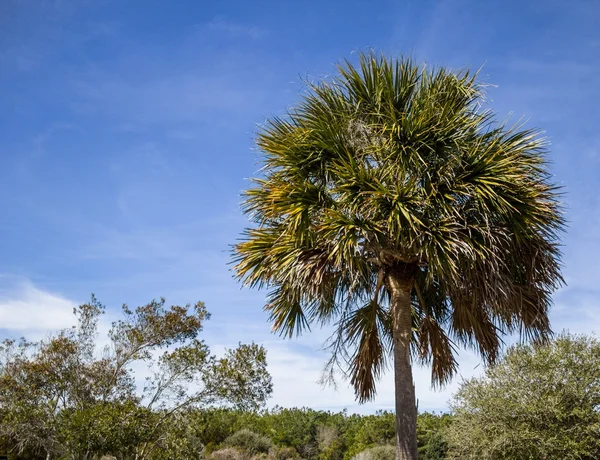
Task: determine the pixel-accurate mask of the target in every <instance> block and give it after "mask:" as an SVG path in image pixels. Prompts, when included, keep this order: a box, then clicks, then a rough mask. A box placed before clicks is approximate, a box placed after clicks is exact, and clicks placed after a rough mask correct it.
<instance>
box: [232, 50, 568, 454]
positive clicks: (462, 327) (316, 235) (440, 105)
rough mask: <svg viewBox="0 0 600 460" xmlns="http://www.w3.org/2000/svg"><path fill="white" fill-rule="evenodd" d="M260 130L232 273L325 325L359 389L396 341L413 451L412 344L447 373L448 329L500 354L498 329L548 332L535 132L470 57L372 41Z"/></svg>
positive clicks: (552, 243)
mask: <svg viewBox="0 0 600 460" xmlns="http://www.w3.org/2000/svg"><path fill="white" fill-rule="evenodd" d="M256 143H257V146H258V148H259V149H260V151H261V153H262V155H263V161H264V166H263V169H262V170H261V175H260V177H258V178H255V179H254V186H253V187H252V188H250V189H249V190H247V191H246V192H245V198H244V209H245V211H246V213H247V214H248V215H249V216H250V218H251V219H252V221H253V224H254V226H253V227H251V228H249V229H247V230H246V232H245V233H244V236H243V240H242V241H241V242H240V243H239V244H237V245H236V247H235V261H236V267H235V268H236V271H237V274H238V276H239V277H240V278H241V279H242V280H243V281H244V282H245V284H246V285H249V286H257V287H267V288H268V290H269V294H268V295H269V297H268V302H267V304H266V306H265V308H266V310H268V311H269V312H270V315H271V320H272V323H273V329H274V330H275V331H278V332H280V333H281V334H283V335H285V336H292V335H294V334H299V333H301V332H302V331H304V330H306V329H308V328H309V325H310V324H311V323H317V324H326V323H329V322H333V323H334V324H335V325H336V328H337V332H336V333H335V334H334V335H333V336H332V340H331V343H330V346H331V350H332V358H331V361H330V363H329V364H330V366H329V369H330V371H333V370H334V369H336V368H339V369H341V370H342V372H344V373H345V374H346V375H348V377H349V378H350V382H351V384H352V385H353V386H354V389H355V392H356V396H357V398H358V399H359V400H360V401H361V402H364V401H367V400H369V399H371V398H373V397H374V395H375V393H376V382H377V379H378V378H379V377H380V376H381V374H382V371H383V370H384V369H385V367H386V364H387V363H388V359H389V358H390V357H391V356H393V362H394V378H395V381H396V414H397V427H398V431H397V434H398V439H397V444H398V449H399V450H398V457H397V458H398V459H401V458H402V459H415V458H416V456H417V444H416V416H417V412H416V408H415V396H414V385H413V382H412V369H411V365H412V361H415V360H417V361H420V362H421V363H425V364H431V369H432V381H433V383H434V384H440V385H441V384H444V383H446V382H447V381H448V380H449V379H450V378H451V377H452V376H453V375H454V374H455V373H456V370H457V363H456V359H455V354H456V350H457V347H458V346H461V345H462V346H467V347H472V348H474V349H475V350H476V351H478V352H479V353H480V354H481V356H482V357H483V358H484V359H486V360H487V361H488V362H493V361H494V360H495V359H496V358H497V357H498V353H499V350H500V346H501V343H502V335H503V334H506V333H515V332H519V333H520V334H521V335H522V336H523V337H525V338H532V339H535V340H541V341H543V340H546V339H547V338H548V336H549V334H550V325H549V320H548V308H549V306H550V304H551V293H552V292H553V291H554V290H555V289H556V288H557V287H558V286H559V285H560V284H561V282H562V278H561V274H560V250H559V240H558V238H559V234H560V232H561V230H562V228H563V219H562V214H561V210H560V204H559V201H558V194H557V189H556V187H555V186H554V185H553V184H552V183H551V180H550V179H551V177H550V174H549V171H548V168H547V163H546V158H545V157H546V155H545V154H546V142H545V140H544V139H543V138H542V136H541V135H540V133H539V132H538V131H536V130H534V129H524V128H523V127H522V126H520V125H513V126H510V125H507V124H505V123H501V122H499V121H498V120H497V117H496V116H495V114H494V112H493V111H492V110H491V109H490V108H489V107H488V106H487V104H486V101H485V97H484V85H482V84H481V83H480V82H479V81H478V75H477V74H476V73H471V72H469V71H467V70H465V71H458V72H454V71H451V70H447V69H445V68H443V67H437V68H435V67H426V66H419V65H417V64H415V62H414V61H412V60H411V59H406V58H399V59H389V58H387V57H385V56H383V55H381V54H377V53H375V52H371V53H361V54H359V55H358V63H357V64H356V65H355V64H354V63H352V62H350V61H344V62H343V63H341V64H340V65H339V66H338V68H337V73H336V75H335V76H333V77H332V78H330V79H327V80H324V81H320V82H315V83H310V84H309V85H308V90H307V92H306V93H305V94H304V95H303V97H302V98H301V100H300V101H299V103H298V104H297V105H296V107H295V108H293V109H290V110H289V111H288V113H287V114H286V115H285V116H283V117H273V118H270V119H268V120H267V121H266V123H265V124H264V126H263V127H262V128H261V130H260V131H259V133H258V136H257V139H256Z"/></svg>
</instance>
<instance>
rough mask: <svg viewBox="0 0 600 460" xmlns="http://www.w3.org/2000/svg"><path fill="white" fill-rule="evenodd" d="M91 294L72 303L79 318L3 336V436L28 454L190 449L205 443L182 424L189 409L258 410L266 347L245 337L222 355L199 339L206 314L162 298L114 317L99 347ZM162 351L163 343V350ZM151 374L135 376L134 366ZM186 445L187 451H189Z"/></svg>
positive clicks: (153, 454) (263, 394)
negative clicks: (31, 337) (52, 331)
mask: <svg viewBox="0 0 600 460" xmlns="http://www.w3.org/2000/svg"><path fill="white" fill-rule="evenodd" d="M103 312H104V307H103V306H102V305H101V304H100V303H98V302H97V301H96V300H95V299H94V298H92V301H91V302H90V303H88V304H85V305H81V306H80V307H78V308H77V309H75V312H74V313H75V315H76V316H77V321H78V323H77V326H76V327H74V328H72V329H65V330H62V331H60V332H59V333H58V334H56V335H54V336H51V337H50V338H49V339H47V340H43V341H41V342H39V343H33V342H28V341H26V340H25V339H22V340H21V341H19V342H15V341H13V340H5V341H4V342H2V344H1V345H0V439H4V440H5V442H6V443H7V444H8V446H9V448H10V450H11V452H12V453H15V454H18V455H21V456H23V458H38V457H40V456H41V457H43V458H46V459H50V458H61V459H73V460H86V459H95V458H98V457H99V456H101V455H114V456H116V457H117V458H119V459H129V458H135V459H137V460H142V459H148V458H173V457H172V454H173V452H175V453H177V454H178V455H182V456H181V457H179V458H194V457H196V458H197V456H198V450H196V452H194V453H193V455H192V456H186V455H184V454H185V452H186V449H187V450H189V447H190V446H191V445H192V446H195V447H196V449H199V446H200V444H199V443H198V442H196V441H197V439H196V436H195V433H194V432H193V431H192V430H188V429H186V427H185V425H180V423H181V422H182V420H184V418H185V417H186V414H188V413H189V411H190V410H191V409H192V408H195V407H203V406H211V405H230V406H232V407H236V408H240V409H246V410H256V409H258V408H259V407H261V406H262V405H263V404H264V403H265V401H266V399H267V398H268V397H269V395H270V393H271V387H272V385H271V377H270V376H269V374H268V372H267V370H266V352H265V350H264V349H263V348H262V347H261V346H257V345H255V344H251V345H240V346H239V347H238V348H237V349H234V350H228V351H227V352H226V354H225V356H224V357H223V358H221V359H217V358H216V357H215V356H214V355H212V354H210V350H209V348H208V346H207V345H206V344H205V343H204V342H203V341H200V340H198V339H197V335H198V333H200V332H201V331H202V327H203V324H204V321H206V320H207V319H208V318H209V314H208V312H207V310H206V308H205V307H204V304H202V303H201V302H199V303H197V304H196V305H194V306H193V307H192V306H190V305H187V306H185V307H181V306H172V307H170V308H166V307H165V301H164V299H163V300H161V301H153V302H150V303H149V304H147V305H144V306H141V307H138V308H136V309H135V310H130V309H129V308H128V307H127V306H124V307H123V312H122V313H123V319H121V320H119V321H116V322H115V323H113V325H112V327H111V329H110V331H109V333H108V344H107V345H106V346H105V347H104V348H103V349H102V350H100V352H99V353H98V352H97V350H96V338H97V327H98V319H99V317H100V316H101V315H102V314H103ZM159 352H162V353H161V354H159ZM141 364H146V365H148V366H149V367H150V373H151V375H150V376H149V377H148V378H147V379H146V380H145V382H143V384H139V382H136V380H135V374H134V373H133V371H132V367H133V366H140V365H141ZM188 453H189V452H188Z"/></svg>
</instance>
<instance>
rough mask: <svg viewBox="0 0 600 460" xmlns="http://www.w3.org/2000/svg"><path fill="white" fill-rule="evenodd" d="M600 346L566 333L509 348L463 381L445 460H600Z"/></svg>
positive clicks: (448, 436)
mask: <svg viewBox="0 0 600 460" xmlns="http://www.w3.org/2000/svg"><path fill="white" fill-rule="evenodd" d="M599 408H600V341H599V340H598V339H597V338H595V337H586V336H577V335H569V334H567V333H563V334H562V335H560V336H559V337H558V338H557V339H556V340H555V341H553V342H552V343H550V344H545V345H541V344H536V345H530V346H523V345H520V346H515V347H512V348H511V349H510V350H509V351H508V352H507V354H506V356H505V357H504V358H503V359H502V361H501V362H499V363H498V364H496V365H495V366H492V367H490V368H488V369H487V370H486V372H485V375H484V376H483V377H479V378H473V379H471V380H468V381H466V382H464V383H463V384H462V386H461V388H460V390H459V392H458V393H457V395H456V396H455V399H454V401H453V409H454V412H455V416H454V420H453V423H452V424H450V426H449V427H448V428H447V430H446V437H447V440H448V442H449V444H450V458H453V459H461V460H470V459H472V460H475V459H482V458H488V459H494V460H496V459H497V460H504V459H505V460H509V459H538V458H539V459H542V458H543V459H546V460H592V459H597V458H600V410H599Z"/></svg>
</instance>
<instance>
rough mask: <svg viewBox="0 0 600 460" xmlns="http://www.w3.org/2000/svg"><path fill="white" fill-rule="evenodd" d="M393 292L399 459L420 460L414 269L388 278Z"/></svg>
mask: <svg viewBox="0 0 600 460" xmlns="http://www.w3.org/2000/svg"><path fill="white" fill-rule="evenodd" d="M387 281H388V287H389V289H390V293H391V312H392V316H393V342H394V381H395V390H396V460H417V455H418V452H417V407H416V402H415V385H414V382H413V376H412V367H411V358H410V342H411V337H412V307H411V298H410V293H411V291H412V288H413V285H414V276H413V274H412V273H410V270H406V269H403V270H399V271H394V272H393V273H390V274H389V275H388V280H387Z"/></svg>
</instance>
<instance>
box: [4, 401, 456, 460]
mask: <svg viewBox="0 0 600 460" xmlns="http://www.w3.org/2000/svg"><path fill="white" fill-rule="evenodd" d="M105 409H106V410H104V411H101V410H96V411H95V412H94V416H95V417H96V419H95V420H94V421H93V422H92V421H91V420H89V419H88V420H87V421H88V422H90V423H88V426H89V428H90V429H86V427H85V425H84V424H83V423H82V422H85V420H84V419H85V417H82V416H81V414H80V415H79V416H75V418H73V419H71V421H70V422H68V421H67V420H64V429H65V430H67V432H65V433H64V435H65V437H66V438H67V439H70V440H71V441H70V442H71V445H74V444H79V445H84V444H87V447H88V453H87V458H104V459H106V460H107V459H109V458H111V457H112V458H118V459H137V458H148V459H151V460H168V459H170V460H175V459H177V460H183V459H200V458H206V459H211V460H249V459H254V460H259V459H262V460H285V459H307V460H308V459H311V460H313V459H314V460H349V459H352V458H355V457H357V456H359V457H358V458H362V459H363V460H393V458H394V457H395V454H394V447H393V444H394V440H395V429H394V414H393V413H391V412H378V413H377V414H375V415H362V416H361V415H357V414H348V413H347V412H326V411H317V410H313V409H308V408H301V409H299V408H291V409H290V408H279V407H277V408H275V409H273V410H269V411H261V412H253V411H241V410H235V409H227V408H211V409H188V410H186V411H183V412H179V413H178V414H177V415H176V417H173V418H171V419H170V423H169V424H168V425H167V426H165V427H163V429H161V430H160V433H158V432H157V433H156V434H157V435H158V434H160V436H154V438H152V436H151V429H152V426H153V425H154V423H152V415H154V416H155V417H157V418H160V417H161V413H160V412H157V413H155V414H150V413H142V412H139V413H137V414H136V413H129V414H128V413H127V411H126V410H125V409H124V408H120V410H117V408H116V407H114V406H113V407H111V408H109V407H108V406H107V407H105ZM450 422H451V416H450V415H447V414H439V415H438V414H431V413H422V414H419V417H418V423H417V430H418V442H419V458H423V459H424V460H442V459H444V458H446V457H445V454H446V450H447V445H446V442H445V441H444V437H443V433H444V430H445V428H446V427H447V426H448V425H449V424H450ZM92 427H93V429H91V428H92ZM150 439H153V440H154V442H155V444H152V443H148V441H149V440H150ZM15 447H16V446H15V445H7V448H8V449H9V450H12V451H13V452H16V451H17V449H15ZM144 447H146V452H144ZM77 452H79V453H78V454H75V453H68V452H65V453H63V454H62V455H60V456H59V457H58V458H65V459H67V458H72V459H75V458H78V457H76V455H82V454H83V455H85V454H84V453H83V452H82V450H81V449H78V451H77ZM113 456H114V457H113ZM10 458H11V460H12V459H14V460H38V459H39V460H42V459H46V458H47V453H44V452H41V451H37V452H36V451H35V450H31V449H29V450H28V449H25V450H21V453H20V454H13V455H12V456H11V457H10ZM82 458H83V457H82Z"/></svg>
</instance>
